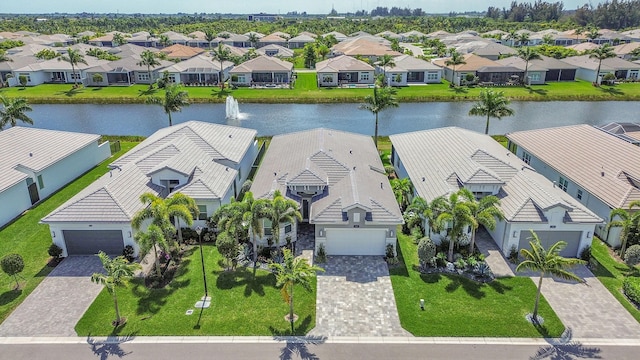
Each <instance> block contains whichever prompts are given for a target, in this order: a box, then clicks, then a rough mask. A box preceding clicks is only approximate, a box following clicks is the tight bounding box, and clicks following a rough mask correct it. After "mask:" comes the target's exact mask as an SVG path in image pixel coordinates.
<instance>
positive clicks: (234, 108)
mask: <svg viewBox="0 0 640 360" xmlns="http://www.w3.org/2000/svg"><path fill="white" fill-rule="evenodd" d="M226 105H227V108H226V113H227V119H232V120H236V119H239V118H240V109H239V108H238V100H236V99H234V98H233V96H231V95H229V96H227V104H226Z"/></svg>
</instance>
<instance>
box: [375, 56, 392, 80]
mask: <svg viewBox="0 0 640 360" xmlns="http://www.w3.org/2000/svg"><path fill="white" fill-rule="evenodd" d="M378 63H379V64H380V66H382V75H383V77H384V82H383V84H386V81H387V66H388V67H394V66H396V63H395V61H393V56H391V55H389V54H384V55H382V56H381V57H380V59H379V60H378Z"/></svg>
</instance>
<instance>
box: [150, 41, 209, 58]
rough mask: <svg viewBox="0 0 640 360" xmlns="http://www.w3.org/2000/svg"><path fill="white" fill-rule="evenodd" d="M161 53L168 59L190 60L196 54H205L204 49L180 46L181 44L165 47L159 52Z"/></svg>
mask: <svg viewBox="0 0 640 360" xmlns="http://www.w3.org/2000/svg"><path fill="white" fill-rule="evenodd" d="M160 51H162V52H163V53H165V54H167V57H169V58H181V59H184V58H190V57H194V56H196V55H198V54H202V53H203V52H205V50H204V49H200V48H196V47H191V46H186V45H181V44H173V45H171V46H167V47H166V48H164V49H162V50H160Z"/></svg>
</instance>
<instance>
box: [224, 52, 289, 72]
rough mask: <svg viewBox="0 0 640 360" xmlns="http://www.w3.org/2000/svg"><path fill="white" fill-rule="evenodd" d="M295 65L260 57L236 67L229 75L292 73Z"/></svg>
mask: <svg viewBox="0 0 640 360" xmlns="http://www.w3.org/2000/svg"><path fill="white" fill-rule="evenodd" d="M292 70H293V64H292V63H290V62H288V61H283V60H280V59H278V58H276V57H272V56H265V55H260V56H258V57H257V58H254V59H251V60H248V61H245V62H243V63H242V64H240V65H238V66H236V67H234V68H233V69H231V71H229V73H252V72H254V71H255V72H260V71H292Z"/></svg>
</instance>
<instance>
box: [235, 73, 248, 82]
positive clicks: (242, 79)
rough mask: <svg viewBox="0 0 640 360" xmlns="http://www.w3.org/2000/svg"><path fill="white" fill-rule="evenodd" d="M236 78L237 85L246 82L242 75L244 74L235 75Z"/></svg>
mask: <svg viewBox="0 0 640 360" xmlns="http://www.w3.org/2000/svg"><path fill="white" fill-rule="evenodd" d="M237 76H238V82H239V83H244V82H246V81H247V80H246V77H245V75H244V74H241V75H237Z"/></svg>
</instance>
